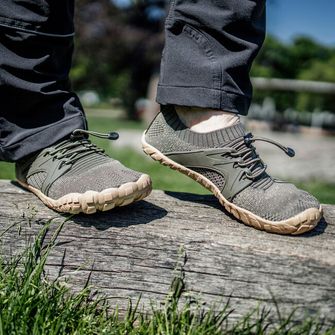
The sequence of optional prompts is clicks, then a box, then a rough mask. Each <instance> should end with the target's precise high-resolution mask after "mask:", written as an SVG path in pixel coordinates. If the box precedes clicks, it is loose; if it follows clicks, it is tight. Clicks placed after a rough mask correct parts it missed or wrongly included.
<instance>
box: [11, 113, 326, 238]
mask: <svg viewBox="0 0 335 335" xmlns="http://www.w3.org/2000/svg"><path fill="white" fill-rule="evenodd" d="M88 134H91V135H95V136H100V137H109V138H116V137H117V136H116V135H115V134H113V133H112V134H111V135H105V134H99V133H94V132H88V131H84V130H76V131H74V133H73V135H72V136H71V138H69V139H66V140H64V141H62V142H60V143H57V144H55V145H54V146H52V147H49V148H46V149H44V150H42V151H41V152H39V153H38V154H36V155H33V156H32V157H28V158H25V159H24V160H22V161H20V162H18V163H17V164H16V173H17V179H18V181H19V182H20V184H21V185H22V186H24V187H25V188H27V189H29V190H30V191H32V192H33V193H35V194H36V195H37V196H38V197H39V198H40V199H41V200H42V201H43V202H44V203H45V204H46V205H47V206H49V207H50V208H52V209H54V210H57V211H60V212H67V213H80V212H84V213H87V214H91V213H95V212H96V211H97V210H101V211H105V210H109V209H112V208H114V207H116V206H124V205H127V204H130V203H132V202H134V201H137V200H140V199H143V198H144V197H146V196H147V195H149V194H150V192H151V181H150V177H149V176H148V175H145V174H141V173H138V172H135V171H133V170H130V169H128V168H126V167H124V166H123V165H122V164H121V163H120V162H118V161H116V160H113V159H111V158H109V157H108V156H107V155H106V154H105V153H104V152H103V150H102V149H99V148H97V147H96V146H95V145H93V144H92V143H91V142H90V141H89V140H88V138H87V135H88ZM257 140H262V141H267V142H270V143H272V144H274V145H276V146H278V147H279V148H280V149H282V150H283V151H285V152H286V153H287V154H288V155H289V156H293V155H294V151H293V150H292V149H290V148H286V147H284V146H282V145H281V144H279V143H277V142H274V141H271V140H268V139H264V138H256V137H253V136H252V135H251V134H246V132H245V129H244V128H243V126H242V125H241V124H237V125H234V126H232V127H229V128H224V129H220V130H217V131H213V132H210V133H205V134H200V133H195V132H192V131H191V130H190V129H189V128H187V127H186V126H185V125H184V124H183V123H182V122H181V120H180V119H179V118H178V115H177V114H176V112H175V110H174V107H173V106H163V107H162V109H161V113H159V114H158V115H157V117H156V118H155V119H154V120H153V122H152V123H151V125H150V126H149V128H148V130H147V131H146V132H145V133H144V135H143V138H142V144H143V150H144V152H145V153H146V154H148V155H150V156H151V157H152V158H153V159H154V160H157V161H159V162H160V163H162V164H164V165H166V166H169V167H170V168H172V169H175V170H178V171H180V172H182V173H184V174H186V175H188V176H189V177H191V178H192V179H194V180H196V181H197V182H199V183H200V184H201V185H203V186H204V187H206V188H207V189H208V190H210V191H211V192H212V193H213V194H214V195H215V196H216V197H217V198H218V199H219V201H220V203H221V204H222V205H223V206H224V207H225V209H226V210H227V211H228V212H229V213H231V214H233V215H234V216H235V217H236V218H237V219H239V220H241V221H242V222H243V223H245V224H247V225H249V226H253V227H254V228H257V229H261V230H265V231H267V232H271V233H279V234H302V233H304V232H306V231H309V230H311V229H313V228H314V227H315V226H316V225H317V223H318V221H319V220H320V218H321V217H322V209H321V206H320V204H319V202H318V201H317V200H316V199H315V198H314V197H312V196H311V195H310V194H308V193H307V192H305V191H302V190H299V189H297V188H296V187H295V186H294V185H293V184H289V183H286V182H283V181H279V180H276V179H274V178H272V177H271V176H269V175H268V174H267V173H266V165H265V164H264V163H263V161H262V160H261V159H260V157H259V156H258V154H257V152H256V150H255V147H254V146H253V145H252V143H253V142H255V141H257Z"/></svg>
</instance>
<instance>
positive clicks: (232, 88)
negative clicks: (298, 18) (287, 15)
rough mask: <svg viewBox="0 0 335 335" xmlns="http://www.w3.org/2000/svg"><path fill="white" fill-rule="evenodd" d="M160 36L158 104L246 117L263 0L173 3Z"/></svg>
mask: <svg viewBox="0 0 335 335" xmlns="http://www.w3.org/2000/svg"><path fill="white" fill-rule="evenodd" d="M165 36H166V43H165V48H164V52H163V57H162V63H161V73H160V81H159V86H158V91H157V101H158V103H160V104H162V105H167V104H172V105H179V106H195V107H203V108H208V109H217V110H224V111H227V112H232V113H237V114H242V115H245V114H247V111H248V108H249V104H250V100H251V94H252V88H251V84H250V79H249V70H250V67H251V64H252V61H253V59H254V57H255V56H256V54H257V52H258V51H259V49H260V47H261V45H262V43H263V40H264V36H265V0H255V1H236V0H225V1H211V0H205V1H182V0H173V1H172V3H171V8H170V12H169V15H168V18H167V20H166V33H165Z"/></svg>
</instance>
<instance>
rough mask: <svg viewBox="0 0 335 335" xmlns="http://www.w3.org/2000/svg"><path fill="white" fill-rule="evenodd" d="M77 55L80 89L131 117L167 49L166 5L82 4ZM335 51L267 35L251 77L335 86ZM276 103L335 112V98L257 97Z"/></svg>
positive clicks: (155, 0)
mask: <svg viewBox="0 0 335 335" xmlns="http://www.w3.org/2000/svg"><path fill="white" fill-rule="evenodd" d="M76 3H77V13H76V51H75V56H74V64H73V69H72V71H71V77H72V81H73V85H74V89H75V90H77V91H78V90H79V91H80V90H87V89H89V90H91V89H93V90H96V91H97V92H98V93H99V94H100V95H102V97H103V98H110V97H117V98H120V99H121V100H122V102H123V104H124V106H125V107H126V109H127V111H128V114H129V116H130V117H132V118H134V117H136V115H135V114H134V103H135V101H136V100H137V99H138V98H140V97H143V96H146V93H147V87H148V82H149V79H150V77H151V75H152V74H153V73H154V72H158V68H159V62H160V56H161V50H162V49H163V44H164V34H163V22H164V17H165V15H166V7H167V3H168V1H167V0H77V2H76ZM334 59H335V49H334V48H331V47H326V46H323V45H320V44H319V43H317V42H315V41H314V40H312V39H310V38H309V37H306V36H301V37H298V38H296V39H295V40H293V42H292V43H290V44H287V43H286V44H285V43H283V42H281V41H280V40H278V39H277V38H275V37H272V36H268V37H267V39H266V41H265V44H264V46H263V48H262V50H261V52H260V54H259V55H258V57H257V58H256V61H255V62H254V64H253V67H252V70H251V74H252V76H260V77H277V78H292V79H310V80H324V81H332V82H335V64H334V62H335V61H334ZM266 96H271V97H273V98H274V99H275V101H276V105H277V107H278V109H279V110H281V111H283V110H285V109H287V108H296V109H298V110H305V109H309V110H313V109H314V108H315V107H319V108H321V109H328V110H331V111H334V110H335V104H334V97H332V96H315V95H310V94H309V95H307V94H296V93H292V92H273V91H263V92H259V91H256V92H255V96H254V99H255V101H256V102H261V101H263V99H264V97H266Z"/></svg>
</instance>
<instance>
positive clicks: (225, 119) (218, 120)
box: [175, 106, 240, 133]
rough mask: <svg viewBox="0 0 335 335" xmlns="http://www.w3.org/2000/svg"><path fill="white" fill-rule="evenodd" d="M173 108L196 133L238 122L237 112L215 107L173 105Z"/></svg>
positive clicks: (229, 125)
mask: <svg viewBox="0 0 335 335" xmlns="http://www.w3.org/2000/svg"><path fill="white" fill-rule="evenodd" d="M175 110H176V112H177V114H178V117H179V118H180V120H181V121H182V122H183V123H184V124H185V126H186V127H188V128H190V130H192V131H194V132H197V133H208V132H211V131H215V130H218V129H222V128H227V127H231V126H233V125H235V124H237V123H239V122H240V116H239V115H238V114H235V113H229V112H225V111H220V110H215V109H208V108H200V107H186V106H175Z"/></svg>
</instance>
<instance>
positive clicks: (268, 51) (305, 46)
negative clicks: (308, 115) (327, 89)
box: [251, 36, 335, 111]
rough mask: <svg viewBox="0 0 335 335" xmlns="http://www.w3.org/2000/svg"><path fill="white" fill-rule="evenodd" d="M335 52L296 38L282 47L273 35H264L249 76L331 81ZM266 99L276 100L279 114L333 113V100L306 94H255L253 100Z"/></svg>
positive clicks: (307, 38)
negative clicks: (293, 109)
mask: <svg viewBox="0 0 335 335" xmlns="http://www.w3.org/2000/svg"><path fill="white" fill-rule="evenodd" d="M334 59H335V49H334V48H331V47H326V46H324V45H321V44H319V43H317V42H315V41H314V40H313V39H311V38H309V37H306V36H300V37H297V38H295V39H294V40H293V42H292V43H291V44H284V43H282V42H281V41H279V40H278V39H277V38H275V37H273V36H268V37H267V38H266V40H265V43H264V46H263V48H262V50H261V52H260V54H259V56H258V57H257V58H256V60H255V63H254V64H253V67H252V70H251V75H252V76H255V77H268V78H271V77H273V78H290V79H305V80H316V81H329V82H335V66H334V65H335V64H334ZM266 96H271V97H273V99H274V100H275V101H276V106H277V108H278V109H279V110H281V111H283V110H285V109H287V108H292V107H293V108H295V109H297V110H309V111H313V110H314V109H321V110H323V109H326V110H329V111H335V103H334V102H335V101H334V97H333V96H331V95H316V94H310V93H308V94H307V93H299V94H297V93H294V92H274V91H261V92H260V91H256V92H255V95H254V99H255V101H256V102H261V101H263V99H264V98H265V97H266Z"/></svg>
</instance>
